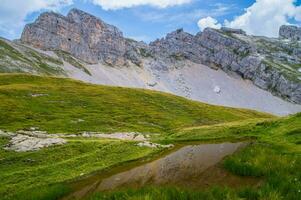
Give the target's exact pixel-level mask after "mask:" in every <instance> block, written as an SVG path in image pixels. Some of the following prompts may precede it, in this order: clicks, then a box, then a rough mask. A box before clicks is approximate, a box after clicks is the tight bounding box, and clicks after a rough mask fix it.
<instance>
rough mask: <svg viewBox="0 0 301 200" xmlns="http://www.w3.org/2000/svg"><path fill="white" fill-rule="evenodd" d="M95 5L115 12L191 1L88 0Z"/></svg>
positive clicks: (190, 0) (189, 0) (161, 6)
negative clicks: (123, 9) (136, 7)
mask: <svg viewBox="0 0 301 200" xmlns="http://www.w3.org/2000/svg"><path fill="white" fill-rule="evenodd" d="M90 1H92V3H94V4H95V5H99V6H101V7H102V8H103V9H105V10H116V9H121V8H130V7H134V6H144V5H149V6H154V7H158V8H166V7H169V6H177V5H182V4H186V3H190V2H192V0H90Z"/></svg>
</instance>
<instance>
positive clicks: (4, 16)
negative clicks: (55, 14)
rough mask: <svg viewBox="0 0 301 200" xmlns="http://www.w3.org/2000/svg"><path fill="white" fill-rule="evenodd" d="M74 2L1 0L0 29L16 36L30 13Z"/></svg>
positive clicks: (6, 33) (67, 0) (58, 7)
mask: <svg viewBox="0 0 301 200" xmlns="http://www.w3.org/2000/svg"><path fill="white" fill-rule="evenodd" d="M72 3H73V2H72V0H26V1H25V0H21V1H20V0H1V6H0V31H1V32H2V33H4V34H5V35H6V36H8V37H9V38H15V37H17V35H18V31H20V30H21V29H22V28H21V27H23V26H24V24H25V22H24V20H25V18H26V16H27V15H28V14H30V13H33V12H37V11H41V10H58V9H60V8H62V7H63V6H67V5H70V4H72Z"/></svg>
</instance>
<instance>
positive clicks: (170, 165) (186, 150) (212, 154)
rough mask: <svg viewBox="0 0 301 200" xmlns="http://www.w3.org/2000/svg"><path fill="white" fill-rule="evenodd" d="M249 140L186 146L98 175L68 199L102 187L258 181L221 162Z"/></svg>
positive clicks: (243, 183)
mask: <svg viewBox="0 0 301 200" xmlns="http://www.w3.org/2000/svg"><path fill="white" fill-rule="evenodd" d="M246 145H247V143H243V142H238V143H228V142H226V143H221V144H200V145H188V146H184V147H182V148H180V149H178V150H176V151H174V152H172V153H170V154H168V155H166V156H163V157H161V158H159V159H157V160H154V161H151V162H149V163H146V164H143V165H140V166H136V167H133V168H131V169H127V170H125V171H121V172H116V173H115V174H112V175H109V176H108V177H102V178H95V179H93V181H92V182H91V181H90V182H89V183H87V184H86V185H82V186H81V187H80V188H79V189H78V190H76V191H75V192H74V193H73V194H71V195H70V196H69V197H68V198H67V199H70V198H72V199H73V198H75V199H79V198H82V197H84V196H86V195H88V194H91V193H94V192H98V191H111V190H115V189H120V188H129V187H130V188H139V187H143V186H146V185H157V186H160V185H174V186H183V187H189V188H193V187H195V188H200V187H208V186H210V185H214V184H218V185H227V186H231V187H238V186H241V185H246V184H247V185H254V184H256V183H258V180H255V179H254V178H246V177H245V178H243V177H238V176H235V175H233V174H230V173H229V172H227V171H226V170H224V169H223V168H222V167H220V166H219V165H218V163H219V162H220V161H221V160H222V159H223V158H224V157H226V156H228V155H231V154H233V153H234V152H235V151H237V150H238V149H240V148H243V147H245V146H246Z"/></svg>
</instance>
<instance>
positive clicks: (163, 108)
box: [0, 74, 271, 133]
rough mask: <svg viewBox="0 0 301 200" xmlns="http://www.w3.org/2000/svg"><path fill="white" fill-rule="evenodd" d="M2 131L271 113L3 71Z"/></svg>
mask: <svg viewBox="0 0 301 200" xmlns="http://www.w3.org/2000/svg"><path fill="white" fill-rule="evenodd" d="M0 102H1V104H0V113H1V115H0V129H2V130H10V131H16V130H19V129H26V128H29V127H39V128H40V129H41V130H45V131H48V132H50V133H77V132H81V131H100V132H116V131H138V132H150V133H163V132H164V133H167V132H172V131H173V130H175V129H179V128H182V127H189V126H198V125H211V124H217V123H224V122H232V121H238V120H244V119H253V118H266V117H271V116H270V115H268V114H263V113H259V112H256V111H250V110H245V109H233V108H225V107H220V106H212V105H208V104H204V103H199V102H195V101H190V100H187V99H185V98H182V97H178V96H174V95H170V94H166V93H161V92H154V91H150V90H142V89H129V88H120V87H108V86H97V85H89V84H85V83H82V82H79V81H73V80H70V79H62V78H49V77H48V78H46V77H39V76H31V75H13V74H12V75H7V74H2V75H0Z"/></svg>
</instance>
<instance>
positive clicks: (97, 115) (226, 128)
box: [0, 74, 301, 200]
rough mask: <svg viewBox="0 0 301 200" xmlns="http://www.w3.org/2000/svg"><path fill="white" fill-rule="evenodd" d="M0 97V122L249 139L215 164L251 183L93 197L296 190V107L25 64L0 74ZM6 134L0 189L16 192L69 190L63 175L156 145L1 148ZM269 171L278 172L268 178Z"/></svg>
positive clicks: (145, 153)
mask: <svg viewBox="0 0 301 200" xmlns="http://www.w3.org/2000/svg"><path fill="white" fill-rule="evenodd" d="M0 102H1V104H0V113H1V115H0V130H7V131H16V130H20V129H28V128H30V127H39V128H40V129H41V130H45V131H48V132H49V133H66V134H68V133H79V132H82V131H99V132H105V133H110V132H118V131H126V132H129V131H137V132H142V133H158V134H155V135H153V136H152V140H154V141H156V142H159V143H167V142H168V143H177V142H185V141H212V140H232V139H244V138H252V139H253V141H254V144H252V145H250V146H249V147H247V148H246V149H244V150H243V151H240V152H239V153H237V154H235V155H233V156H230V157H228V158H227V159H226V160H225V161H224V163H223V164H224V167H225V168H226V169H227V170H229V171H231V172H232V173H235V174H238V175H242V176H255V177H260V178H262V179H263V180H264V183H263V185H262V186H261V187H260V188H258V189H256V188H243V189H241V190H234V189H231V188H228V189H227V188H226V189H225V188H213V189H212V188H209V189H208V190H200V191H190V190H189V189H183V188H156V187H151V188H142V189H139V190H124V191H120V192H113V193H105V194H97V195H96V196H94V197H91V198H93V199H158V198H160V199H199V197H204V198H205V199H206V198H207V197H208V198H207V199H239V198H245V199H280V198H285V199H294V198H295V199H296V198H299V197H300V194H299V193H298V188H300V180H301V177H300V171H301V170H300V166H301V165H300V152H301V151H300V135H301V134H300V130H301V114H297V115H294V116H291V117H286V118H276V117H274V116H271V115H269V114H264V113H260V112H256V111H250V110H246V109H234V108H226V107H221V106H213V105H208V104H204V103H200V102H196V101H190V100H187V99H185V98H182V97H178V96H174V95H170V94H166V93H162V92H155V91H150V90H142V89H130V88H121V87H108V86H97V85H92V84H85V83H82V82H79V81H74V80H70V79H62V78H53V77H40V76H31V75H24V74H9V75H8V74H2V75H0ZM79 119H80V120H79ZM8 142H9V141H8V138H4V137H2V138H0V146H1V147H0V149H1V150H0V180H1V182H0V196H1V197H3V198H6V199H22V200H24V199H57V198H58V197H59V196H61V195H63V194H65V193H68V191H70V188H68V186H67V185H68V184H65V182H66V181H68V180H71V179H74V178H76V177H78V176H80V175H82V174H89V173H91V172H94V171H99V170H110V169H111V168H112V167H114V166H116V165H121V164H125V163H128V162H131V161H133V160H139V159H145V158H149V157H152V156H153V155H156V154H158V153H159V152H161V150H162V149H151V148H147V147H138V146H137V145H136V143H135V142H121V141H116V140H96V139H84V138H81V139H80V138H79V139H76V140H69V141H68V143H67V144H66V145H62V146H54V147H49V148H45V149H42V150H39V151H35V152H26V153H17V152H13V151H7V150H4V149H3V148H2V147H3V146H4V145H6V144H7V143H8ZM275 175H277V177H278V178H273V177H275ZM295 179H297V181H295ZM281 180H284V181H282V182H281ZM300 189H301V188H300ZM175 197H177V198H175Z"/></svg>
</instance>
